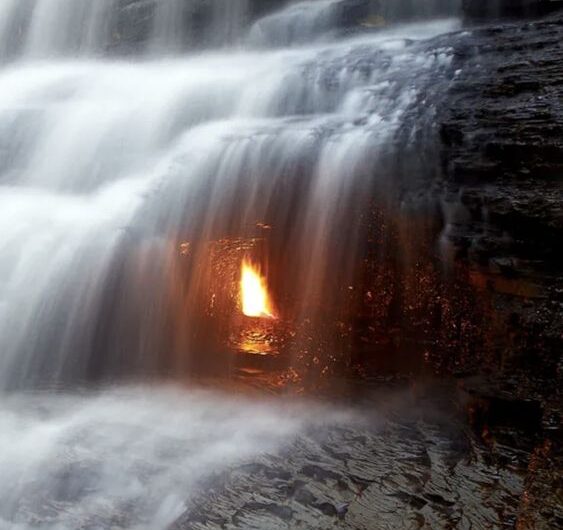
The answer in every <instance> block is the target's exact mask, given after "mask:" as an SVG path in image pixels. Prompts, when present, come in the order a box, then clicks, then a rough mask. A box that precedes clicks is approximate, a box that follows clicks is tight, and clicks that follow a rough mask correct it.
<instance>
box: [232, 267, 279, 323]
mask: <svg viewBox="0 0 563 530" xmlns="http://www.w3.org/2000/svg"><path fill="white" fill-rule="evenodd" d="M240 297H241V305H242V312H243V313H244V315H246V316H247V317H256V318H275V313H274V308H273V304H272V301H271V298H270V294H269V292H268V284H267V282H266V278H264V277H263V276H262V275H261V274H260V270H259V269H258V268H257V267H256V266H255V265H254V264H253V263H252V262H251V261H249V260H247V259H245V260H243V262H242V268H241V275H240Z"/></svg>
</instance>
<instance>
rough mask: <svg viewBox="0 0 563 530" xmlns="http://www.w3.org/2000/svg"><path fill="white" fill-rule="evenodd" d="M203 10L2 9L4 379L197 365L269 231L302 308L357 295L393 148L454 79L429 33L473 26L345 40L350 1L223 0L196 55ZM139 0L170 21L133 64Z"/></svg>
mask: <svg viewBox="0 0 563 530" xmlns="http://www.w3.org/2000/svg"><path fill="white" fill-rule="evenodd" d="M200 4H201V2H197V1H196V0H191V1H187V2H181V1H180V0H170V1H168V2H165V1H162V2H157V3H156V4H153V3H151V2H135V1H133V0H129V1H125V0H95V1H93V0H35V1H32V0H25V1H24V0H18V1H10V0H4V2H3V3H2V5H1V6H0V53H1V54H3V56H4V57H5V58H8V57H9V58H10V60H9V61H8V62H6V63H5V64H4V65H3V66H2V67H1V69H0V102H1V103H0V154H1V157H0V352H1V353H0V386H2V387H4V388H8V387H10V388H11V387H20V386H29V385H36V384H46V383H48V384H58V383H60V382H73V381H74V382H77V381H78V382H80V381H85V380H89V379H92V378H113V377H119V376H124V375H127V376H132V375H136V374H138V375H142V374H149V373H155V372H156V373H160V372H162V371H164V372H166V373H170V372H171V373H182V372H185V371H189V370H190V369H191V368H192V367H193V365H194V364H197V362H198V360H201V359H202V358H204V357H205V356H206V355H211V353H209V352H206V351H205V350H206V347H207V346H208V345H209V340H208V339H209V337H210V336H211V337H214V338H217V337H218V336H219V335H221V333H224V331H220V330H221V329H222V328H221V326H223V327H224V324H223V323H222V322H223V320H224V318H223V317H225V315H227V317H225V318H227V320H228V315H229V314H231V313H232V312H233V311H234V309H233V308H234V305H233V304H235V303H236V302H234V301H233V292H232V289H231V287H232V284H233V282H235V283H236V274H237V269H236V267H238V265H239V264H240V259H241V258H242V256H241V253H240V249H241V248H242V249H243V250H244V249H246V250H247V251H248V252H258V249H257V247H256V245H262V244H263V243H262V242H263V241H264V240H265V241H266V243H265V245H266V250H265V251H263V252H262V254H261V256H262V257H264V255H265V256H269V262H270V266H271V274H272V278H273V279H274V281H275V284H276V291H277V295H278V297H279V298H280V299H282V300H284V302H283V306H284V312H285V314H284V317H287V318H288V319H289V318H308V319H310V318H313V316H314V315H315V314H317V313H318V310H319V308H320V307H325V308H326V307H331V306H332V305H334V304H336V305H337V304H339V303H340V302H341V301H342V292H341V291H342V287H341V286H342V285H347V284H346V282H347V281H349V278H350V275H351V274H353V272H352V270H351V269H352V268H353V263H354V259H355V257H356V256H357V252H358V249H359V244H360V238H361V217H362V215H363V212H365V211H366V209H367V208H368V206H369V202H370V197H372V196H374V194H375V196H379V197H380V198H381V200H382V201H383V200H384V197H385V193H386V191H385V190H388V189H389V187H392V186H393V185H394V184H393V182H392V181H390V180H389V179H392V178H393V176H392V172H393V171H395V170H391V169H390V168H389V166H388V165H386V164H388V161H389V160H390V158H393V156H395V155H393V153H396V152H397V149H406V148H407V144H408V142H409V138H411V139H412V137H413V135H414V134H415V132H416V128H417V127H421V126H422V125H421V124H423V123H429V122H431V117H432V114H433V112H434V110H435V105H436V102H435V100H433V98H432V94H434V93H435V92H436V91H439V89H440V86H441V83H447V82H448V79H449V78H450V77H451V75H452V72H451V67H450V64H451V60H452V56H451V49H450V48H449V47H448V46H446V45H443V44H440V42H437V43H435V44H432V45H430V44H429V42H431V41H429V39H432V38H433V37H435V36H437V35H440V34H443V33H446V32H449V31H451V30H453V29H455V28H456V27H457V24H458V22H457V20H456V19H445V20H437V21H436V20H430V21H422V22H417V23H415V24H406V25H399V26H390V27H388V28H383V29H379V30H377V31H375V30H366V29H365V28H360V30H359V31H356V32H346V33H345V34H336V33H335V30H336V26H337V25H338V21H337V20H336V18H335V17H334V10H333V9H334V7H335V6H338V9H339V10H344V9H346V2H344V1H342V0H340V1H335V0H319V1H318V2H314V1H308V2H301V3H297V4H289V5H288V6H287V7H285V8H282V9H281V10H280V11H278V12H276V13H268V14H266V15H264V18H261V19H259V20H257V21H255V22H254V23H253V24H251V23H250V14H249V5H250V4H249V3H248V2H246V1H242V0H241V1H238V0H235V1H233V2H225V0H214V1H213V2H207V3H205V5H206V7H209V6H211V10H210V11H209V10H208V11H206V13H207V14H206V17H207V18H205V17H203V15H202V17H203V18H202V19H201V20H200V26H199V28H198V29H197V32H196V33H194V34H193V35H196V34H201V32H202V31H203V30H202V28H205V30H204V33H206V34H208V35H209V38H208V39H207V43H206V44H205V45H206V46H207V47H208V48H209V49H208V50H207V51H205V52H202V51H201V50H198V51H195V52H194V53H190V52H189V51H187V50H189V46H188V48H185V47H184V46H183V44H180V43H181V42H182V43H186V42H189V41H190V39H191V37H190V33H189V32H190V31H195V30H194V29H193V27H190V25H189V24H188V25H187V26H188V27H186V25H185V21H186V20H191V18H190V17H191V16H192V15H193V14H194V13H195V12H196V11H197V10H198V9H199V8H200V7H201V5H200ZM353 4H354V6H353V8H354V9H357V6H358V5H360V4H361V2H353ZM147 6H148V8H147ZM145 8H146V9H148V10H147V11H146V12H145V11H143V9H145ZM327 9H328V14H327ZM124 12H127V13H129V14H130V15H131V13H136V15H135V16H137V17H138V18H137V19H131V21H132V20H135V21H136V23H137V24H138V25H139V26H143V27H145V25H146V23H147V20H148V21H149V24H148V26H147V27H150V29H149V30H148V31H147V32H146V40H147V42H146V43H145V44H144V45H143V47H142V50H144V51H143V52H141V53H140V54H139V55H138V56H136V57H134V58H128V59H122V58H118V57H115V56H114V54H113V53H112V51H111V46H109V45H108V42H109V41H110V40H111V39H112V38H118V37H119V36H116V28H117V27H119V25H120V24H121V23H122V22H121V17H123V16H124ZM186 13H188V15H186V16H187V18H186V16H184V15H185V14H186ZM131 16H133V15H131ZM147 17H148V18H147ZM337 18H338V17H337ZM16 19H17V21H18V22H17V24H16V23H15V22H14V21H15V20H16ZM131 21H130V22H131ZM243 28H246V30H244V31H246V33H245V32H244V31H243ZM264 39H270V40H269V41H268V46H266V47H265V46H264V44H265V42H266V41H265V40H264ZM226 42H231V43H235V42H236V43H238V44H237V45H236V46H231V47H229V48H228V49H225V48H224V44H225V43H226ZM200 45H201V42H200ZM200 48H201V46H200ZM413 116H414V117H415V118H413ZM413 120H414V121H413ZM400 139H402V140H400ZM398 142H399V144H400V145H398ZM401 142H402V143H401ZM397 145H398V147H397ZM395 177H396V178H399V177H400V175H399V173H396V174H395ZM270 226H271V227H272V228H271V230H270V229H269V227H270ZM263 227H266V228H263ZM255 247H256V248H255ZM237 248H238V251H237V250H236V249H237ZM210 315H211V316H210ZM222 319H223V320H222ZM219 323H220V324H219ZM208 328H210V329H208ZM206 345H207V346H206ZM222 347H223V346H221V345H220V346H219V349H221V348H222ZM210 348H211V347H210ZM211 349H213V348H211Z"/></svg>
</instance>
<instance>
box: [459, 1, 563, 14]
mask: <svg viewBox="0 0 563 530" xmlns="http://www.w3.org/2000/svg"><path fill="white" fill-rule="evenodd" d="M561 8H563V1H562V0H463V11H464V14H465V15H466V16H467V17H469V18H493V17H522V16H524V17H530V16H538V15H546V14H549V13H552V12H553V11H557V10H558V9H561Z"/></svg>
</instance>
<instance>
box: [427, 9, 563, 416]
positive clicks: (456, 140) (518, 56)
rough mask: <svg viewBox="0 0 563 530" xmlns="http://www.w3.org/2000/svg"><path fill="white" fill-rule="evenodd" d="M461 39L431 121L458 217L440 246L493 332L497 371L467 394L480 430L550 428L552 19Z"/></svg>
mask: <svg viewBox="0 0 563 530" xmlns="http://www.w3.org/2000/svg"><path fill="white" fill-rule="evenodd" d="M462 35H463V38H461V39H460V40H457V41H455V45H454V56H455V60H454V63H453V70H454V72H453V79H452V82H451V84H450V88H449V90H448V94H447V96H446V99H445V105H444V106H443V107H442V109H441V111H440V112H439V116H438V119H437V121H438V123H439V126H440V133H439V134H440V140H441V152H442V164H443V176H444V190H445V193H446V195H447V196H448V197H449V198H448V200H449V201H451V204H454V203H456V204H457V206H456V208H457V210H456V209H455V208H454V209H453V210H455V211H457V212H458V213H457V214H455V215H454V214H452V213H451V212H450V214H449V222H450V226H449V229H448V236H449V238H450V240H451V241H452V243H453V244H454V246H456V247H457V249H458V256H460V257H462V258H463V260H464V262H465V263H466V264H467V266H468V267H469V268H470V269H472V270H473V271H474V272H473V273H472V278H473V279H472V282H473V284H474V286H475V288H476V289H477V290H478V291H481V292H482V293H483V296H485V294H487V296H490V297H491V302H492V307H494V315H495V317H494V318H495V320H496V322H497V324H496V327H497V332H496V333H497V334H498V338H497V339H495V340H492V341H489V346H487V347H488V348H489V350H490V356H492V357H497V358H498V366H497V368H496V369H495V371H494V373H493V375H492V376H491V378H489V380H488V381H489V382H488V383H486V384H485V386H483V385H477V387H474V388H473V390H474V391H475V393H476V394H477V395H479V396H480V399H481V403H482V404H484V405H483V406H484V409H483V408H482V409H481V412H480V413H479V414H480V416H481V417H482V418H486V420H483V421H485V422H486V423H499V422H500V423H502V422H503V421H505V420H508V419H510V421H511V422H514V421H513V420H515V419H517V416H518V414H521V415H522V418H524V417H526V418H527V419H526V422H527V423H528V422H529V423H530V424H534V425H536V426H537V425H538V424H540V423H541V424H543V425H550V424H552V423H553V420H550V418H556V417H560V415H561V402H562V400H561V397H562V396H561V388H563V378H562V376H563V371H562V370H561V363H562V360H561V359H562V357H561V355H562V352H563V311H562V308H563V306H562V305H561V292H563V272H562V271H563V252H562V248H561V242H562V241H563V104H562V102H563V42H562V39H561V36H562V35H563V13H559V14H555V15H550V16H549V17H547V18H543V19H539V20H534V21H525V22H511V23H508V22H505V23H496V24H493V25H490V26H485V27H479V28H476V29H469V30H468V31H466V32H465V33H463V34H462ZM451 210H452V209H451ZM460 212H463V215H462V214H461V213H460ZM495 344H496V345H495ZM491 381H492V383H491ZM491 384H492V388H493V390H491Z"/></svg>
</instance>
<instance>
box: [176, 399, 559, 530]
mask: <svg viewBox="0 0 563 530" xmlns="http://www.w3.org/2000/svg"><path fill="white" fill-rule="evenodd" d="M451 390H452V389H449V390H448V391H447V392H444V391H443V389H441V390H438V392H435V391H432V394H433V397H432V398H429V397H428V396H429V395H427V396H426V397H423V398H422V399H420V396H418V397H415V396H414V395H413V394H411V395H410V397H406V398H405V395H404V393H400V394H396V395H395V397H393V396H394V394H393V392H387V393H386V395H387V398H386V400H385V401H384V403H385V404H384V405H381V401H379V400H378V398H376V400H374V401H372V400H371V399H370V400H366V403H365V404H364V405H365V408H366V410H367V408H368V407H370V408H371V412H369V413H367V412H366V413H365V414H366V415H365V416H364V417H363V419H362V420H360V421H359V422H358V423H357V424H348V425H338V426H334V425H333V426H327V427H325V428H315V429H313V428H312V429H310V430H309V432H308V433H306V434H305V435H304V436H301V437H299V438H297V439H295V440H294V441H293V442H292V443H291V444H290V445H289V446H287V447H285V448H284V449H283V451H282V452H281V453H279V454H276V455H263V456H260V457H259V458H257V459H254V460H253V461H252V462H247V463H243V464H240V465H237V466H235V467H233V468H232V469H230V470H229V471H228V472H225V473H222V474H220V475H217V476H214V477H212V478H210V479H209V480H207V481H206V482H205V483H204V484H202V485H201V488H202V489H201V494H199V495H198V496H196V497H194V498H192V499H191V500H190V501H189V507H188V509H187V511H186V512H185V513H184V514H183V515H182V516H181V517H180V518H179V519H178V520H177V521H176V523H175V524H173V525H172V527H171V528H172V529H173V530H210V529H220V528H221V529H237V528H240V529H243V528H244V529H257V530H258V529H278V528H279V529H282V528H283V529H287V528H319V529H321V528H322V529H328V528H348V529H366V530H368V529H370V530H373V529H397V528H401V529H418V528H428V529H429V528H432V529H439V528H443V529H446V528H451V529H453V528H456V529H457V528H459V529H475V528H479V529H481V528H482V529H485V528H519V529H520V528H526V529H528V528H529V529H532V528H534V529H535V528H537V529H539V528H545V529H548V528H556V527H557V525H559V524H560V523H561V521H562V520H563V519H562V517H563V514H562V512H561V508H560V507H559V506H558V500H559V501H560V500H561V499H560V497H558V495H559V496H560V493H561V491H560V490H558V489H557V479H556V475H557V467H556V465H557V462H556V461H555V460H554V457H553V446H552V445H551V442H549V441H547V442H543V443H542V444H539V445H537V446H536V447H535V448H533V444H534V443H536V442H535V441H534V437H527V438H526V437H522V438H521V437H520V434H519V433H518V431H516V430H511V429H510V428H509V429H507V430H506V429H505V430H504V431H502V430H498V429H497V430H495V428H491V430H490V431H489V430H488V428H487V427H485V428H483V431H482V432H479V433H476V431H475V430H474V429H470V428H469V427H468V424H467V423H466V418H465V414H464V413H460V410H459V404H460V403H461V401H459V400H458V397H455V395H454V394H452V393H451ZM390 396H391V397H390ZM394 400H395V402H394ZM376 403H377V404H378V405H377V406H378V407H379V406H383V408H382V410H383V411H384V412H383V413H382V414H376V413H375V412H374V407H376ZM366 418H367V421H366ZM508 433H510V434H511V435H510V436H507V435H508ZM515 438H516V439H518V440H520V441H519V442H518V443H515V442H514V440H515ZM511 439H512V441H510V440H511ZM506 442H508V443H506ZM542 492H543V493H542ZM544 494H545V495H546V497H545V498H542V495H544Z"/></svg>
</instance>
